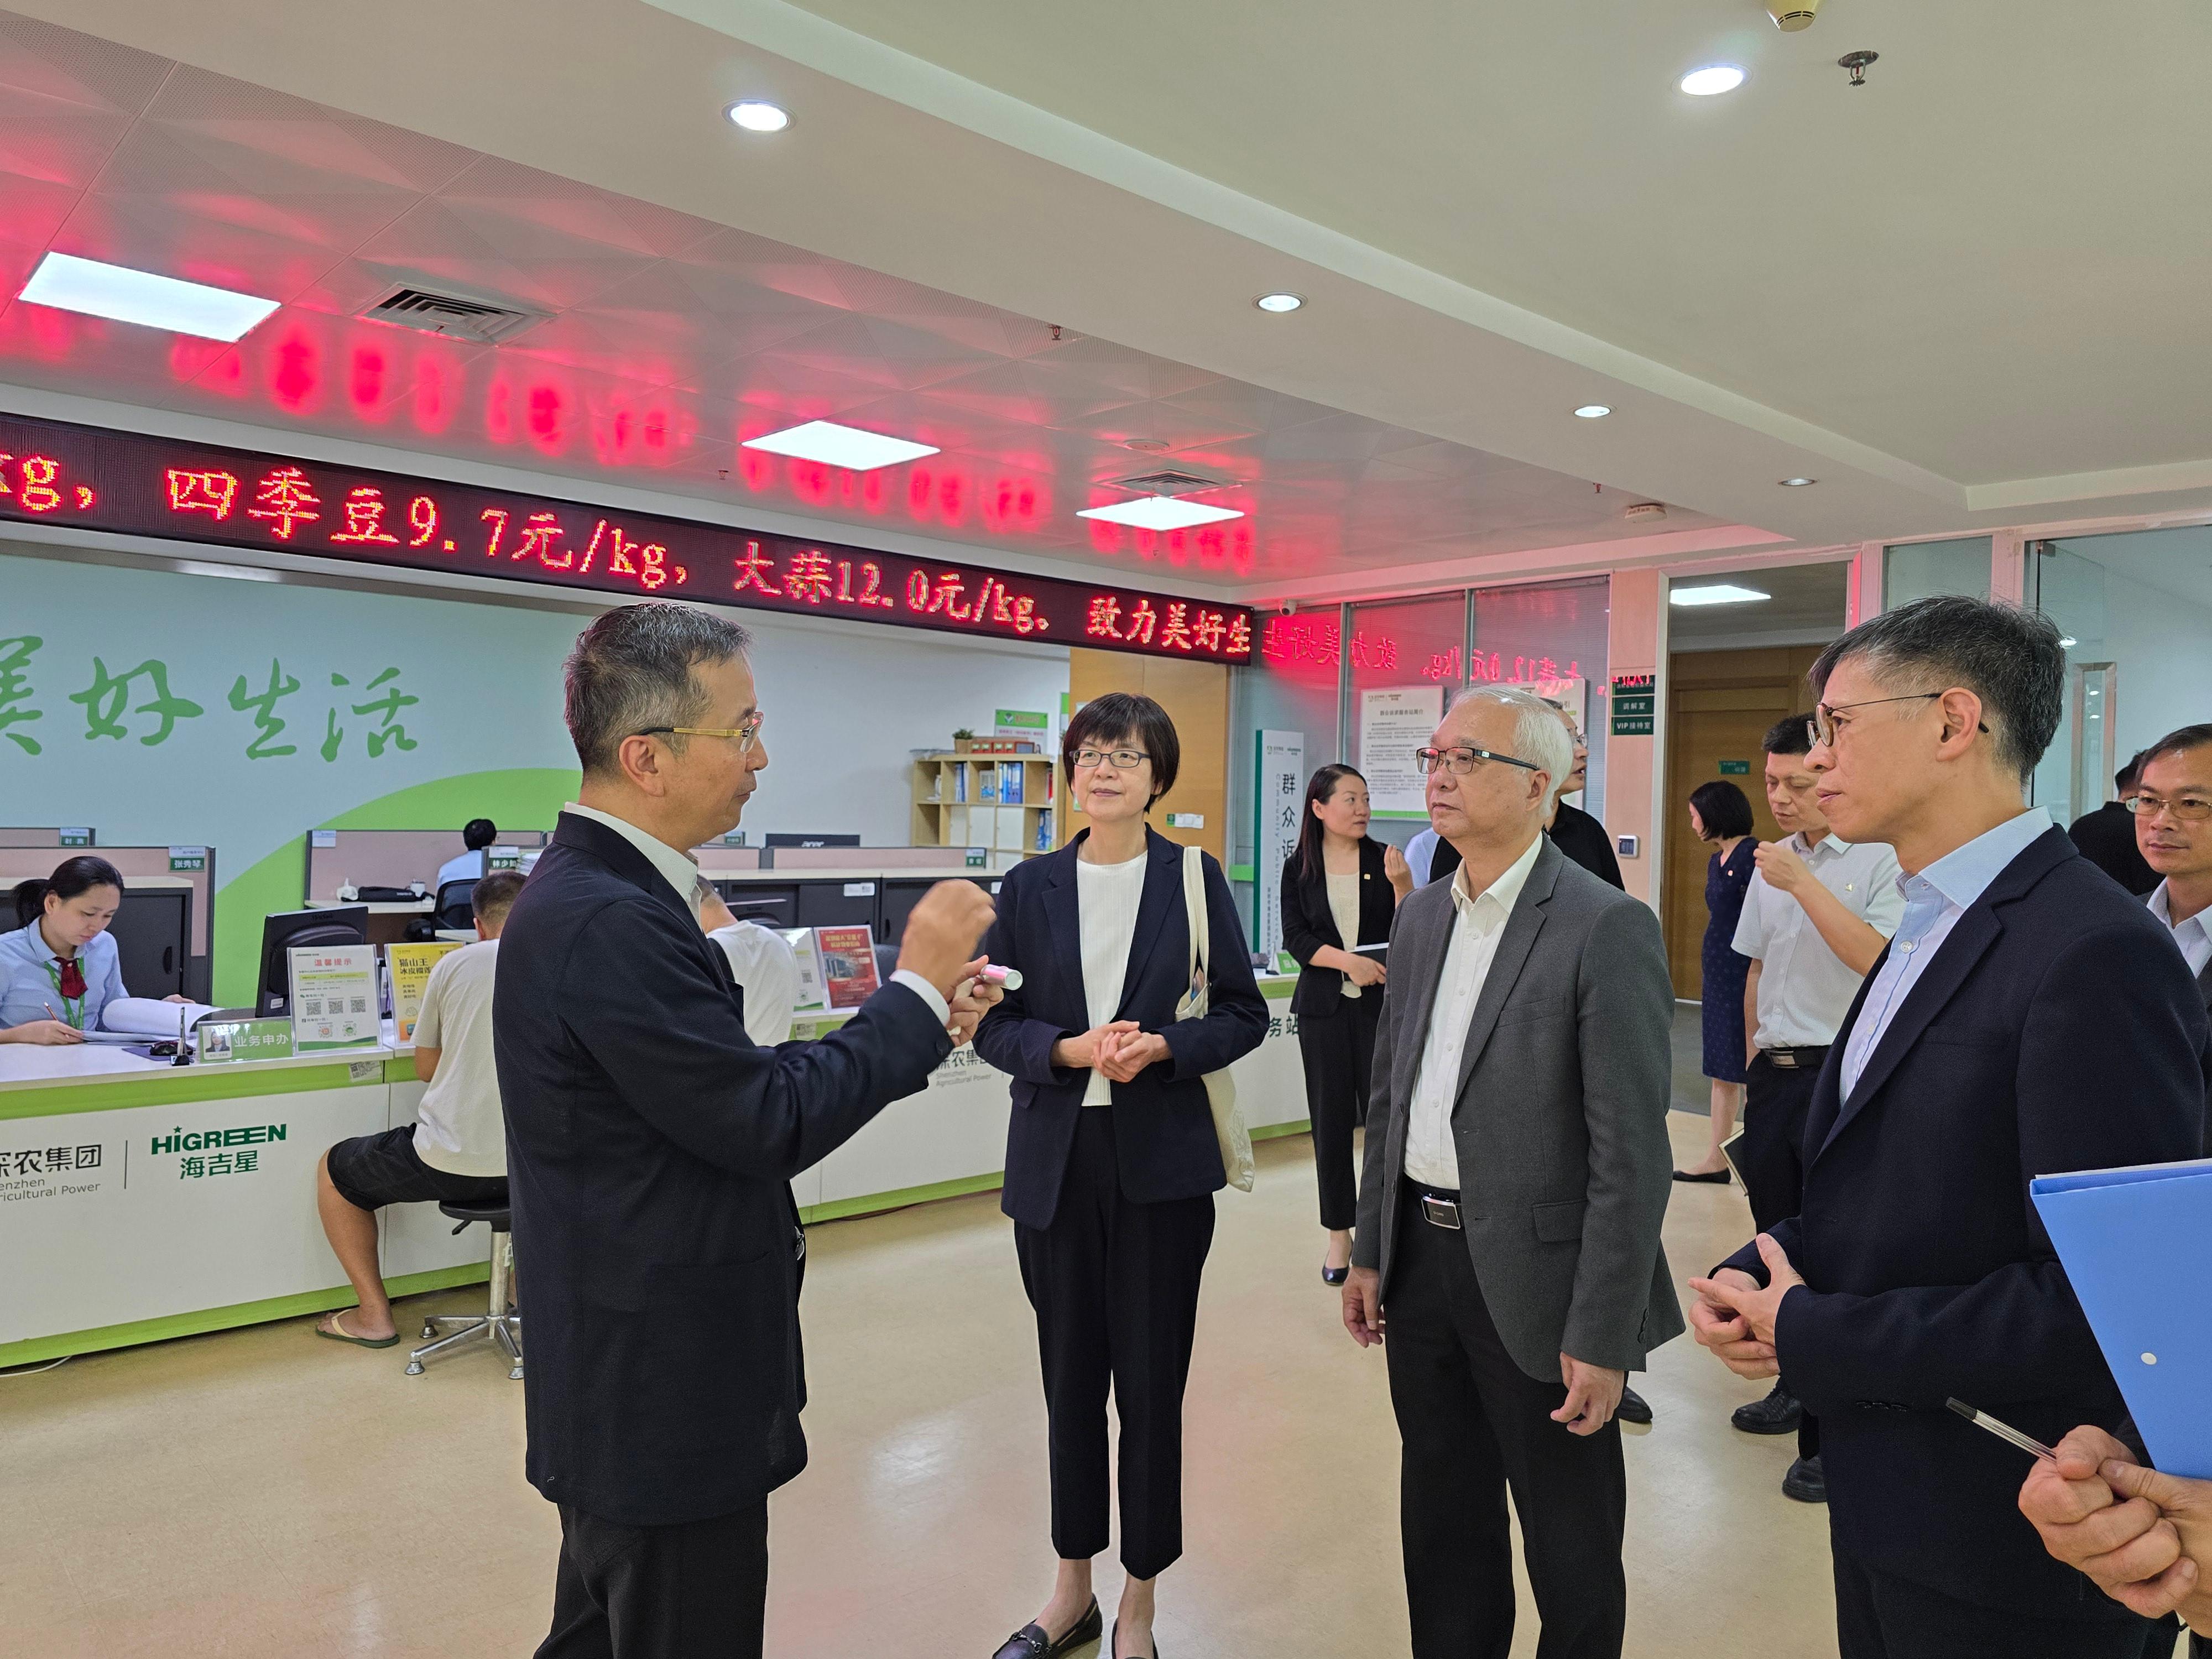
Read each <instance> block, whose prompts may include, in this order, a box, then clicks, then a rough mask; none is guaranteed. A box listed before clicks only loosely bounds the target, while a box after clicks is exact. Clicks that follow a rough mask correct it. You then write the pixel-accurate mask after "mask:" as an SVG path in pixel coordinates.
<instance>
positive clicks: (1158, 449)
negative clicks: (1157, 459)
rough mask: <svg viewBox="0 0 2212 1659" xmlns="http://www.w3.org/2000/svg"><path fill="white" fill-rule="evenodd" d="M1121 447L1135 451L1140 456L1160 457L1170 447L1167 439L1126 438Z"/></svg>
mask: <svg viewBox="0 0 2212 1659" xmlns="http://www.w3.org/2000/svg"><path fill="white" fill-rule="evenodd" d="M1121 447H1122V448H1124V449H1133V450H1135V451H1136V452H1137V453H1139V455H1158V454H1159V453H1162V452H1164V450H1166V449H1167V448H1168V447H1169V444H1168V441H1167V440H1166V439H1165V438H1124V439H1122V440H1121Z"/></svg>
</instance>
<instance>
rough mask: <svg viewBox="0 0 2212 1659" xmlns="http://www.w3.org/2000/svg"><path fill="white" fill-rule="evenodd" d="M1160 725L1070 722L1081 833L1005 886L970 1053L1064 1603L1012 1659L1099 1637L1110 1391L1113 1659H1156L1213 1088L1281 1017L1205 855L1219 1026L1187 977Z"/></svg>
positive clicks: (1140, 703)
mask: <svg viewBox="0 0 2212 1659" xmlns="http://www.w3.org/2000/svg"><path fill="white" fill-rule="evenodd" d="M1180 753H1181V749H1180V745H1179V744H1178V742H1177V740H1176V729H1175V726H1174V724H1173V723H1172V722H1171V721H1170V720H1169V719H1168V715H1167V711H1166V710H1165V709H1164V708H1161V707H1160V706H1159V704H1158V703H1157V702H1153V701H1152V699H1151V698H1149V697H1140V696H1130V695H1128V694H1127V693H1124V692H1119V691H1116V692H1111V693H1109V694H1108V695H1107V696H1103V697H1099V698H1097V699H1096V700H1095V701H1093V702H1087V703H1085V704H1084V706H1083V707H1082V708H1080V709H1079V710H1077V711H1076V714H1075V717H1074V718H1073V720H1069V721H1068V723H1067V734H1066V738H1064V739H1063V740H1062V747H1061V751H1060V764H1061V766H1062V768H1063V769H1065V771H1066V777H1067V786H1068V799H1070V801H1071V802H1073V805H1075V806H1076V808H1077V809H1078V810H1079V811H1082V812H1084V813H1085V814H1087V815H1088V816H1089V817H1090V820H1091V827H1090V828H1089V829H1085V831H1084V832H1083V833H1082V834H1081V835H1079V836H1076V838H1075V839H1074V840H1073V842H1070V843H1069V844H1068V845H1067V846H1066V847H1064V848H1061V849H1060V851H1059V852H1057V853H1054V854H1051V855H1050V856H1048V857H1046V858H1036V859H1030V860H1028V861H1027V862H1026V863H1024V864H1021V865H1018V866H1015V867H1014V868H1013V869H1012V870H1010V871H1009V872H1006V884H1005V886H1004V887H1003V888H1002V889H1001V890H1000V896H999V915H998V920H997V921H995V922H994V924H993V925H992V927H991V931H990V932H989V933H987V935H985V937H984V941H983V952H984V954H985V955H987V957H989V958H990V959H991V960H992V961H993V962H994V963H1000V965H1002V966H1004V967H1007V968H1013V969H1019V970H1020V971H1021V974H1022V975H1023V982H1022V984H1021V986H1020V987H1018V988H1010V989H1009V990H1008V991H1007V992H1006V1000H1004V1001H1003V1002H1001V1003H1000V1005H999V1006H997V1007H995V1008H994V1009H992V1010H991V1012H989V1013H987V1014H986V1015H985V1016H984V1018H983V1023H982V1024H981V1026H980V1027H979V1028H978V1029H977V1030H976V1032H975V1052H976V1053H977V1054H981V1056H982V1057H983V1058H984V1059H985V1060H988V1061H989V1062H990V1063H991V1064H992V1065H994V1066H997V1067H998V1068H999V1069H1000V1071H1002V1072H1005V1073H1008V1074H1009V1075H1011V1076H1012V1079H1013V1101H1014V1106H1013V1119H1012V1126H1011V1127H1010V1128H1009V1131H1008V1133H1007V1136H1006V1186H1005V1189H1004V1193H1003V1195H1002V1197H1001V1199H1000V1208H1002V1209H1003V1210H1005V1211H1006V1213H1007V1214H1008V1215H1009V1216H1012V1218H1013V1221H1014V1254H1015V1256H1016V1258H1017V1259H1018V1261H1019V1262H1020V1264H1021V1270H1022V1284H1023V1286H1024V1289H1026V1290H1027V1291H1028V1292H1029V1297H1030V1305H1031V1306H1032V1307H1033V1308H1034V1309H1035V1310H1036V1322H1037V1346H1038V1349H1039V1350H1040V1352H1041V1356H1042V1360H1043V1368H1044V1395H1045V1415H1046V1419H1047V1420H1048V1425H1049V1442H1050V1448H1051V1449H1050V1452H1049V1455H1048V1473H1049V1477H1050V1480H1051V1487H1052V1544H1053V1553H1054V1555H1055V1556H1057V1557H1058V1558H1059V1570H1058V1577H1057V1578H1056V1580H1055V1582H1054V1585H1053V1591H1052V1596H1051V1599H1050V1600H1048V1601H1047V1602H1046V1603H1045V1606H1044V1609H1043V1611H1042V1612H1041V1613H1038V1614H1037V1616H1036V1620H1035V1621H1034V1622H1033V1623H1031V1624H1029V1625H1027V1626H1024V1627H1023V1628H1022V1629H1021V1630H1019V1631H1018V1632H1015V1634H1014V1635H1013V1637H1012V1638H1011V1639H1010V1640H1008V1641H1007V1643H1006V1644H1005V1645H1004V1646H1003V1647H1001V1648H1000V1650H999V1659H1058V1656H1060V1655H1061V1654H1065V1653H1068V1652H1071V1651H1073V1650H1074V1649H1075V1648H1077V1647H1079V1646H1081V1645H1083V1644H1085V1643H1086V1642H1095V1641H1097V1639H1098V1637H1099V1634H1100V1630H1099V1624H1100V1620H1099V1613H1098V1604H1097V1601H1095V1600H1093V1599H1092V1597H1091V1557H1093V1556H1094V1555H1097V1554H1098V1553H1100V1552H1102V1551H1103V1550H1104V1549H1105V1547H1106V1545H1107V1539H1108V1532H1107V1522H1108V1513H1109V1496H1110V1494H1109V1489H1108V1485H1107V1474H1106V1468H1107V1458H1106V1398H1107V1393H1108V1389H1109V1386H1110V1388H1111V1390H1112V1393H1113V1397H1114V1405H1115V1411H1116V1412H1117V1413H1119V1414H1120V1417H1121V1480H1120V1486H1121V1564H1122V1565H1123V1566H1124V1567H1125V1568H1126V1569H1127V1575H1128V1576H1127V1578H1126V1579H1124V1581H1123V1583H1122V1587H1121V1616H1120V1618H1119V1620H1117V1621H1116V1630H1115V1636H1114V1641H1113V1646H1112V1647H1111V1649H1110V1650H1101V1653H1100V1656H1099V1659H1130V1656H1133V1655H1134V1656H1141V1659H1152V1656H1153V1655H1154V1654H1155V1653H1156V1651H1157V1650H1156V1649H1155V1648H1154V1646H1153V1644H1152V1602H1153V1587H1154V1583H1155V1582H1156V1581H1157V1579H1158V1577H1159V1575H1160V1573H1161V1571H1163V1570H1164V1569H1165V1568H1166V1567H1168V1566H1169V1565H1171V1564H1172V1563H1173V1562H1174V1561H1175V1559H1176V1557H1177V1556H1179V1555H1181V1554H1182V1395H1183V1385H1184V1383H1185V1381H1186V1380H1187V1378H1188V1375H1189V1371H1190V1353H1191V1342H1192V1339H1193V1336H1194V1334H1195V1332H1196V1328H1197V1324H1198V1288H1199V1277H1200V1273H1201V1272H1202V1271H1203V1270H1204V1268H1205V1266H1206V1250H1207V1248H1208V1246H1210V1245H1211V1244H1212V1240H1213V1194H1215V1193H1217V1192H1218V1191H1219V1190H1220V1189H1221V1188H1222V1187H1223V1186H1225V1184H1227V1177H1226V1174H1225V1170H1224V1169H1223V1167H1222V1159H1221V1149H1220V1145H1219V1142H1218V1140H1217V1139H1216V1137H1215V1132H1214V1127H1213V1115H1212V1109H1211V1108H1210V1106H1209V1104H1208V1103H1207V1097H1206V1080H1205V1079H1206V1074H1207V1073H1212V1072H1218V1071H1223V1070H1225V1069H1226V1068H1227V1067H1228V1066H1229V1063H1230V1062H1231V1060H1236V1059H1237V1058H1238V1057H1239V1056H1241V1055H1243V1054H1249V1053H1251V1052H1252V1050H1253V1049H1255V1048H1258V1047H1259V1046H1260V1042H1261V1039H1262V1038H1263V1037H1265V1036H1267V1004H1266V1003H1265V1002H1263V1001H1262V1000H1261V997H1260V988H1259V987H1258V985H1257V984H1256V983H1255V981H1254V980H1253V978H1252V967H1251V963H1250V961H1249V958H1248V957H1247V955H1246V952H1245V946H1244V932H1243V924H1242V923H1241V922H1240V921H1238V919H1237V904H1236V901H1235V900H1234V899H1232V898H1231V896H1230V894H1229V883H1228V881H1227V879H1226V878H1225V877H1224V876H1223V875H1222V872H1221V866H1219V865H1218V864H1216V863H1215V862H1214V861H1213V860H1212V859H1211V858H1210V857H1206V855H1204V854H1200V859H1199V863H1200V877H1201V887H1202V893H1203V898H1202V902H1203V903H1204V904H1205V907H1206V908H1205V911H1204V912H1203V914H1204V915H1205V918H1206V933H1207V936H1208V937H1207V960H1206V997H1207V1005H1208V1012H1206V1016H1205V1018H1200V1019H1181V1020H1179V1019H1177V1018H1176V1009H1177V1006H1178V1004H1180V1003H1181V1002H1182V999H1183V996H1184V994H1185V993H1186V992H1188V990H1189V989H1190V987H1191V984H1192V981H1193V979H1194V974H1193V971H1192V950H1191V945H1192V942H1193V941H1192V928H1191V927H1190V923H1189V920H1188V905H1187V903H1186V900H1185V896H1184V886H1183V882H1184V869H1183V849H1182V848H1180V847H1178V846H1176V844H1175V843H1174V842H1171V841H1169V840H1167V839H1166V838H1165V837H1164V836H1158V835H1154V834H1153V833H1152V831H1151V830H1150V829H1147V828H1146V823H1145V814H1146V812H1147V811H1150V810H1151V808H1152V803H1153V802H1154V801H1156V800H1158V799H1159V798H1160V797H1161V796H1162V795H1164V794H1165V793H1167V792H1168V791H1169V790H1170V788H1172V787H1174V784H1175V777H1176V763H1177V761H1178V758H1179V757H1180Z"/></svg>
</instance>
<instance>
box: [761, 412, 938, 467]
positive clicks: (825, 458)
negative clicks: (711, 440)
mask: <svg viewBox="0 0 2212 1659" xmlns="http://www.w3.org/2000/svg"><path fill="white" fill-rule="evenodd" d="M744 447H745V448H747V449H765V450H766V451H768V453H769V454H771V455H789V456H792V457H793V458H794V459H799V460H802V461H819V462H821V463H822V464H823V465H824V466H842V467H843V468H844V469H845V471H848V472H872V471H875V470H876V469H877V468H878V467H879V466H896V465H898V464H899V463H900V462H901V461H918V460H920V459H921V458H922V457H923V456H925V455H934V454H935V453H937V446H936V445H934V444H918V443H915V442H912V441H909V440H908V439H905V438H887V437H885V436H884V435H883V434H882V433H880V432H863V431H861V430H860V428H858V427H856V426H840V425H838V424H837V422H835V421H809V422H806V424H805V425H804V426H793V427H786V428H784V429H783V430H782V431H781V432H771V433H769V435H767V436H766V437H763V438H748V439H746V440H745V441H744Z"/></svg>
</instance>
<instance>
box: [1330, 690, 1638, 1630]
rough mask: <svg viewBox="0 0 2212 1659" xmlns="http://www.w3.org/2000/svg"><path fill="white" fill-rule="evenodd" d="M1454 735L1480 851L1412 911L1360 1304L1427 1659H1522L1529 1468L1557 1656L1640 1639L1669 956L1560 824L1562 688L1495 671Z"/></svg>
mask: <svg viewBox="0 0 2212 1659" xmlns="http://www.w3.org/2000/svg"><path fill="white" fill-rule="evenodd" d="M1431 742H1432V747H1431V748H1429V749H1426V750H1423V751H1422V764H1423V767H1424V769H1426V770H1427V772H1428V780H1429V781H1428V806H1429V817H1430V821H1431V823H1433V824H1434V825H1435V826H1436V829H1437V834H1438V835H1439V836H1442V837H1443V839H1444V840H1446V841H1448V842H1451V843H1452V845H1453V846H1454V847H1455V848H1457V849H1458V850H1459V853H1460V855H1461V860H1462V862H1461V866H1460V870H1459V872H1458V874H1457V875H1456V876H1455V877H1454V878H1453V879H1452V880H1451V881H1449V882H1448V883H1447V882H1442V881H1439V882H1437V883H1434V884H1431V885H1430V886H1427V887H1425V888H1423V889H1421V890H1419V891H1418V892H1416V893H1415V894H1413V896H1412V897H1410V898H1408V899H1407V901H1406V902H1405V903H1404V904H1403V905H1401V907H1400V908H1399V911H1398V921H1397V927H1396V932H1395V937H1394V939H1393V940H1392V944H1391V947H1390V982H1389V990H1388V993H1387V995H1386V997H1385V1000H1384V1002H1383V1021H1382V1027H1381V1030H1380V1031H1379V1032H1378V1034H1377V1036H1376V1046H1375V1073H1374V1076H1375V1083H1374V1094H1373V1097H1372V1098H1371V1100H1370V1104H1369V1107H1368V1115H1367V1152H1366V1169H1365V1171H1364V1176H1363V1177H1362V1180H1361V1182H1360V1192H1359V1212H1358V1230H1357V1232H1356V1234H1355V1236H1354V1240H1353V1246H1352V1275H1351V1278H1350V1279H1349V1280H1348V1281H1347V1283H1346V1285H1345V1290H1344V1322H1345V1326H1346V1328H1347V1329H1348V1330H1349V1331H1350V1332H1351V1333H1352V1338H1353V1340H1355V1341H1357V1342H1358V1343H1359V1345H1360V1346H1362V1347H1365V1346H1369V1345H1370V1344H1372V1343H1376V1342H1381V1341H1383V1338H1384V1334H1385V1333H1386V1331H1387V1333H1388V1335H1389V1341H1388V1343H1387V1344H1386V1345H1385V1347H1384V1354H1385V1358H1387V1360H1388V1362H1389V1373H1390V1399H1391V1404H1392V1406H1393V1407H1394V1409H1395V1412H1396V1414H1397V1419H1398V1431H1399V1436H1400V1438H1401V1441H1402V1443H1403V1447H1404V1451H1403V1460H1402V1465H1401V1474H1400V1500H1399V1519H1400V1525H1401V1529H1402V1534H1403V1543H1404V1548H1405V1559H1406V1596H1407V1603H1408V1607H1409V1610H1410V1612H1411V1614H1412V1624H1413V1653H1414V1655H1415V1656H1416V1659H1504V1655H1505V1653H1506V1651H1507V1650H1508V1649H1509V1648H1510V1645H1511V1644H1512V1638H1513V1614H1514V1606H1513V1572H1512V1554H1511V1535H1510V1531H1509V1529H1508V1524H1507V1518H1506V1504H1505V1496H1506V1492H1507V1490H1508V1488H1509V1487H1510V1489H1511V1492H1512V1495H1513V1504H1514V1508H1515V1510H1516V1511H1517V1512H1518V1514H1519V1516H1520V1518H1521V1527H1522V1537H1523V1540H1524V1543H1525V1550H1524V1553H1525V1558H1526V1560H1527V1563H1528V1578H1529V1583H1530V1584H1531V1586H1532V1587H1533V1588H1534V1591H1535V1596H1536V1609H1537V1613H1538V1616H1539V1617H1540V1618H1541V1620H1543V1637H1542V1639H1541V1642H1540V1643H1539V1644H1538V1647H1537V1654H1538V1656H1539V1659H1619V1655H1620V1650H1621V1638H1622V1632H1623V1629H1624V1626H1625V1624H1626V1613H1627V1587H1626V1581H1625V1578H1624V1576H1623V1573H1622V1571H1621V1565H1620V1541H1621V1533H1622V1528H1623V1526H1624V1523H1625V1521H1626V1510H1627V1494H1626V1471H1625V1469H1624V1467H1623V1464H1622V1458H1621V1447H1620V1426H1619V1425H1618V1423H1617V1422H1616V1421H1615V1420H1614V1413H1615V1410H1616V1408H1617V1407H1618V1406H1619V1404H1620V1396H1621V1391H1622V1389H1623V1388H1624V1387H1625V1386H1626V1382H1627V1376H1628V1373H1629V1372H1630V1371H1632V1370H1638V1369H1640V1368H1641V1367H1642V1366H1643V1364H1644V1356H1645V1355H1646V1354H1647V1353H1649V1352H1650V1350H1651V1349H1653V1348H1654V1347H1656V1346H1658V1345H1659V1344H1660V1343H1662V1342H1664V1341H1666V1340H1668V1339H1669V1338H1671V1337H1674V1336H1675V1335H1677V1334H1680V1331H1681V1329H1682V1316H1681V1311H1680V1307H1679V1306H1678V1304H1676V1301H1675V1298H1674V1286H1673V1285H1672V1283H1671V1282H1670V1279H1669V1277H1668V1269H1667V1261H1666V1257H1665V1256H1664V1255H1662V1252H1661V1250H1660V1248H1659V1226H1660V1223H1661V1221H1662V1219H1663V1218H1664V1217H1665V1215H1666V1211H1667V1197H1668V1192H1669V1191H1670V1189H1671V1184H1672V1177H1673V1169H1674V1162H1673V1153H1672V1152H1671V1151H1670V1149H1669V1147H1668V1139H1667V1107H1668V1087H1669V1081H1670V1066H1671V1061H1670V1056H1669V1028H1670V1025H1671V1023H1672V1019H1673V1015H1674V990H1673V987H1672V985H1671V983H1670V982H1669V981H1668V973H1667V962H1666V952H1665V948H1664V946H1663V945H1662V940H1661V936H1660V932H1659V924H1658V921H1657V920H1656V918H1655V917H1654V916H1653V915H1652V914H1651V912H1650V910H1649V909H1647V908H1645V907H1644V905H1643V904H1641V903H1639V902H1637V901H1636V900H1634V899H1632V898H1630V897H1628V896H1626V894H1624V893H1621V892H1620V891H1619V890H1616V889H1614V888H1613V887H1610V886H1608V885H1607V884H1605V883H1603V882H1601V881H1600V880H1598V879H1597V878H1596V877H1595V876H1593V875H1591V874H1590V873H1589V872H1588V871H1585V870H1583V869H1581V868H1579V867H1577V866H1575V865H1573V864H1571V863H1570V862H1569V861H1568V860H1566V859H1565V858H1564V857H1562V856H1561V854H1559V850H1558V849H1557V848H1554V847H1553V845H1552V844H1551V842H1549V841H1547V839H1546V838H1545V837H1544V836H1543V835H1542V834H1541V830H1542V827H1543V823H1544V819H1545V817H1546V816H1547V811H1548V810H1549V808H1550V805H1551V802H1552V796H1553V790H1554V787H1555V785H1556V783H1557V782H1558V781H1559V780H1562V779H1564V778H1565V776H1566V775H1567V772H1568V769H1569V768H1570V766H1571V763H1572V751H1571V750H1570V748H1569V746H1568V744H1567V738H1566V732H1565V729H1564V728H1563V727H1562V726H1560V724H1559V718H1558V716H1557V715H1556V714H1554V713H1553V710H1552V708H1550V706H1549V705H1548V704H1546V703H1544V702H1541V701H1539V700H1538V699H1536V698H1534V697H1532V696H1528V695H1526V694H1525V693H1522V692H1519V691H1513V690H1504V689H1497V688H1491V687H1478V688H1476V689H1475V690H1471V691H1468V692H1467V693H1464V694H1463V695H1462V696H1461V698H1460V700H1459V702H1457V703H1456V704H1455V706H1454V708H1452V710H1451V712H1450V713H1449V714H1447V715H1446V716H1445V717H1444V721H1443V725H1441V726H1438V727H1437V732H1436V736H1435V737H1434V738H1433V739H1432V740H1431Z"/></svg>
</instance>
